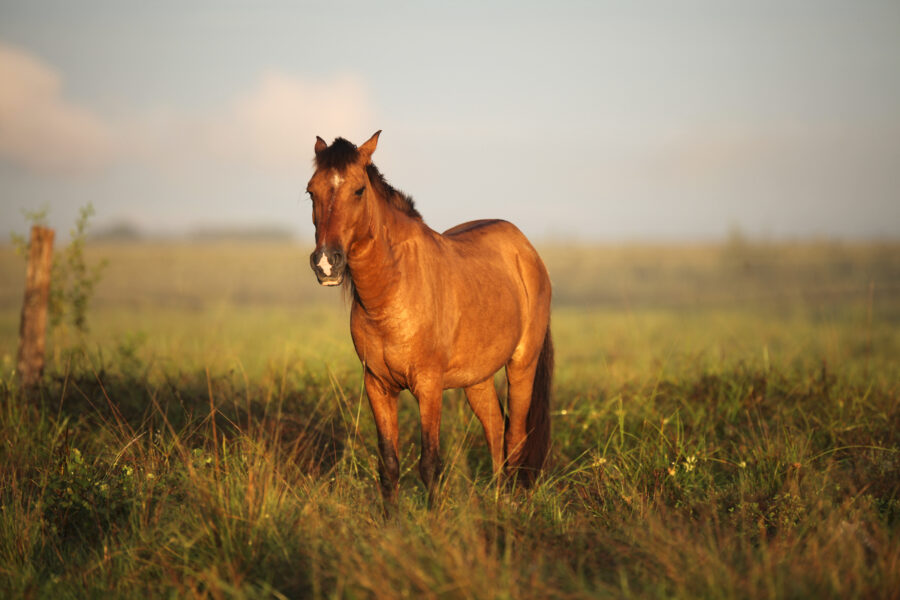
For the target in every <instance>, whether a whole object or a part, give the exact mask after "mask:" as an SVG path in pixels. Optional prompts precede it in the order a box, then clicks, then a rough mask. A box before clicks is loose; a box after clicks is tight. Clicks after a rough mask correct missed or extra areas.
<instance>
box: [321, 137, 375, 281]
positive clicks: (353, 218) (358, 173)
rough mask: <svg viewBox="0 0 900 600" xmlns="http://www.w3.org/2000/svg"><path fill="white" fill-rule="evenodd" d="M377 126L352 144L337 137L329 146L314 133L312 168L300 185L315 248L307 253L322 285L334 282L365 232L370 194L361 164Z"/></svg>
mask: <svg viewBox="0 0 900 600" xmlns="http://www.w3.org/2000/svg"><path fill="white" fill-rule="evenodd" d="M380 133H381V131H378V132H376V133H375V135H373V136H372V137H371V138H369V140H368V141H367V142H366V143H365V144H363V145H362V146H360V147H359V148H357V147H356V146H354V145H353V144H351V143H350V142H348V141H347V140H345V139H343V138H337V139H336V140H334V142H332V144H331V145H330V146H329V145H328V144H326V143H325V140H323V139H322V138H320V137H316V159H315V165H316V172H315V173H313V176H312V178H311V179H310V180H309V184H307V186H306V191H307V193H308V194H309V196H310V199H311V200H312V205H313V225H315V226H316V249H315V251H314V252H313V253H312V254H311V255H310V257H309V263H310V265H311V266H312V270H313V272H314V273H315V274H316V277H317V278H318V280H319V283H320V284H322V285H340V284H341V283H342V282H343V280H344V275H345V273H346V270H347V255H348V253H349V252H350V248H351V247H352V246H353V244H354V243H355V242H356V241H358V240H359V239H360V238H361V236H363V235H364V234H365V233H366V225H367V219H366V215H367V212H368V209H367V204H368V202H369V196H370V195H371V194H372V191H371V184H370V181H369V176H368V174H367V173H366V167H367V166H368V165H369V163H370V162H371V160H372V153H373V152H375V147H376V146H377V145H378V135H379V134H380Z"/></svg>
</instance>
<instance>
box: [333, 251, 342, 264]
mask: <svg viewBox="0 0 900 600" xmlns="http://www.w3.org/2000/svg"><path fill="white" fill-rule="evenodd" d="M331 262H332V263H333V264H334V266H335V268H337V267H342V266H343V265H344V253H343V252H341V251H340V250H335V251H334V254H332V255H331Z"/></svg>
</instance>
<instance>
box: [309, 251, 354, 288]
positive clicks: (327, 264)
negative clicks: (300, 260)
mask: <svg viewBox="0 0 900 600" xmlns="http://www.w3.org/2000/svg"><path fill="white" fill-rule="evenodd" d="M309 265H310V266H311V267H312V270H313V273H315V274H316V278H317V279H318V280H319V283H320V284H321V285H340V284H341V283H343V281H344V272H345V271H346V270H347V259H345V258H344V253H343V252H342V251H341V250H340V249H339V248H330V247H328V246H324V247H322V248H317V249H316V251H315V252H313V253H312V254H310V255H309Z"/></svg>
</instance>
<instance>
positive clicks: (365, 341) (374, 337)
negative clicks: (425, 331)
mask: <svg viewBox="0 0 900 600" xmlns="http://www.w3.org/2000/svg"><path fill="white" fill-rule="evenodd" d="M350 331H351V334H352V337H353V345H354V346H355V347H356V353H357V355H358V356H359V359H360V361H362V363H363V364H364V365H365V367H366V369H367V370H369V371H371V372H372V373H374V374H375V375H378V376H379V377H380V378H381V379H383V380H385V381H390V382H392V383H394V384H395V385H397V386H399V387H404V388H405V387H409V386H410V384H411V381H410V379H411V375H412V373H413V371H414V370H415V369H416V366H417V364H418V363H420V362H422V359H423V358H425V356H426V355H427V354H428V352H427V351H426V349H424V348H419V347H417V344H420V343H421V340H422V336H417V335H415V333H414V332H407V331H397V330H393V329H391V328H388V327H383V326H379V324H378V323H374V322H372V321H370V320H368V319H365V318H363V317H360V316H355V317H351V327H350Z"/></svg>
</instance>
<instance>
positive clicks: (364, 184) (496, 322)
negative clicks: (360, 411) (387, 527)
mask: <svg viewBox="0 0 900 600" xmlns="http://www.w3.org/2000/svg"><path fill="white" fill-rule="evenodd" d="M380 134H381V131H380V130H379V131H378V132H376V133H375V134H374V135H372V137H371V138H369V140H368V141H366V142H365V143H364V144H363V145H361V146H359V147H357V146H355V145H354V144H352V143H351V142H349V141H347V140H346V139H344V138H340V137H339V138H336V139H335V140H334V141H333V142H332V143H331V145H328V144H327V143H326V142H325V141H324V140H323V139H322V138H321V137H318V136H317V137H316V143H315V158H314V161H313V165H314V168H315V172H314V173H313V176H312V178H311V179H310V180H309V183H308V185H307V188H306V191H307V193H308V194H309V197H310V199H311V200H312V220H313V224H314V226H315V232H316V233H315V242H316V247H315V250H314V251H313V253H312V254H311V255H310V266H311V267H312V270H313V271H314V272H315V275H316V278H317V279H318V282H319V283H320V284H321V285H324V286H340V285H344V286H345V288H346V289H347V291H348V293H349V296H350V298H351V308H350V333H351V336H352V338H353V345H354V347H355V348H356V353H357V355H358V356H359V359H360V361H361V363H362V366H363V370H364V384H365V390H366V396H367V397H368V401H369V405H370V408H371V410H372V414H373V417H374V420H375V425H376V429H377V431H378V450H379V455H380V460H379V480H380V487H381V493H382V497H383V501H384V506H385V509H386V512H388V513H390V512H391V509H392V507H395V506H396V504H397V500H398V494H399V476H400V465H399V460H398V457H399V456H400V453H399V443H398V442H399V435H398V429H399V428H398V420H397V398H398V394H399V393H400V392H401V391H402V390H404V389H408V390H409V391H410V392H411V393H412V394H413V396H415V398H416V400H417V401H418V404H419V416H420V421H421V436H422V437H421V456H420V460H419V474H420V476H421V478H422V481H423V482H424V484H425V487H426V490H427V492H428V499H429V504H433V502H434V499H435V490H436V488H437V486H438V484H439V480H440V477H441V470H442V467H443V464H442V461H441V457H440V445H439V432H440V423H441V402H442V396H443V392H444V390H446V389H451V388H463V389H464V390H465V395H466V398H467V400H468V403H469V405H470V406H471V408H472V411H473V412H474V413H475V415H476V417H477V418H478V420H479V421H480V422H481V425H482V426H483V428H484V435H485V439H486V440H487V447H488V450H489V451H490V455H491V463H492V468H493V473H494V475H495V476H496V477H497V480H498V481H499V480H501V479H502V480H507V479H512V480H515V481H518V482H519V483H520V484H521V485H523V486H524V487H530V486H531V484H532V483H533V482H534V481H535V479H536V477H537V476H538V475H539V473H540V471H541V469H542V467H543V466H544V463H545V461H546V458H547V453H548V448H549V444H550V414H549V406H550V387H551V380H552V376H553V341H552V338H551V334H550V298H551V285H550V277H549V275H548V273H547V268H546V267H545V266H544V263H543V261H542V260H541V257H540V256H539V255H538V253H537V251H536V250H535V249H534V247H533V246H532V245H531V243H530V242H529V241H528V239H527V238H526V237H525V235H524V234H522V232H521V231H519V229H517V228H516V227H515V226H514V225H512V224H511V223H509V222H507V221H504V220H499V219H491V220H479V221H471V222H468V223H463V224H462V225H457V226H456V227H453V228H451V229H449V230H447V231H445V232H443V233H438V232H436V231H434V230H432V229H431V228H430V227H428V226H427V225H426V224H425V222H424V220H423V219H422V216H421V215H420V214H419V212H418V210H417V209H416V208H415V204H414V202H413V200H412V198H410V197H409V196H407V195H405V194H403V193H402V192H400V191H398V190H396V189H394V188H393V187H391V185H390V184H388V182H387V180H386V179H385V178H384V176H383V175H382V174H381V173H380V171H379V170H378V168H377V167H376V166H375V165H374V164H373V163H372V154H373V153H374V152H375V148H376V146H377V144H378V137H379V135H380ZM504 367H505V368H506V378H507V386H508V393H507V406H506V411H505V414H504V410H503V407H502V406H501V403H500V401H499V399H498V396H497V391H496V389H495V387H494V375H495V374H496V373H497V372H498V371H499V370H500V369H501V368H504Z"/></svg>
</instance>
